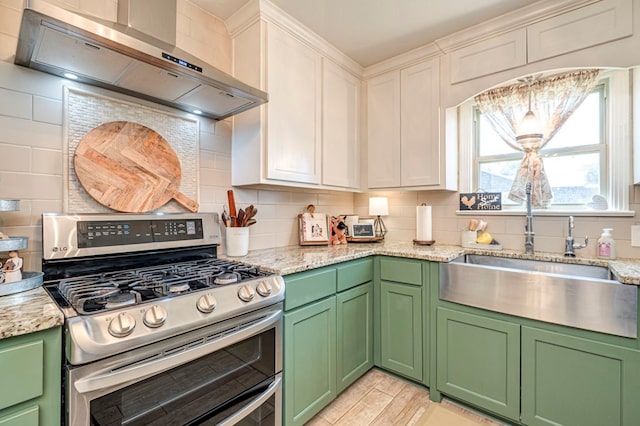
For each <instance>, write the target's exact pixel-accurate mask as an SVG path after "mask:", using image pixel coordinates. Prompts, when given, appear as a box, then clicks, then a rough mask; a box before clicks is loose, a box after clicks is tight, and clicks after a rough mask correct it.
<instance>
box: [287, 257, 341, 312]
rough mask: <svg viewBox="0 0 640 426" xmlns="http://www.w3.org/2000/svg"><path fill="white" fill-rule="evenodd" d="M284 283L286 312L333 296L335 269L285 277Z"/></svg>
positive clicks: (324, 269) (323, 269)
mask: <svg viewBox="0 0 640 426" xmlns="http://www.w3.org/2000/svg"><path fill="white" fill-rule="evenodd" d="M284 281H285V291H286V296H285V300H284V310H285V311H288V310H291V309H294V308H297V307H298V306H302V305H306V304H307V303H311V302H314V301H316V300H320V299H323V298H325V297H327V296H331V295H333V294H335V292H336V269H335V268H322V269H315V270H312V271H305V272H300V273H298V274H293V275H286V276H285V277H284Z"/></svg>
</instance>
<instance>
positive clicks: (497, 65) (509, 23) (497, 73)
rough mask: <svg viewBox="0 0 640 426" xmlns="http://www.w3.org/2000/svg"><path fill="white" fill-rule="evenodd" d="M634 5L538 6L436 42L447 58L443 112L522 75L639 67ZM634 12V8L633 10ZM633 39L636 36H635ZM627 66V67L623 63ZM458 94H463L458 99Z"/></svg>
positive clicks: (617, 1)
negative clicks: (561, 70) (555, 70)
mask: <svg viewBox="0 0 640 426" xmlns="http://www.w3.org/2000/svg"><path fill="white" fill-rule="evenodd" d="M634 2H636V1H635V0H600V1H594V2H572V1H569V0H562V1H560V0H553V1H552V0H546V1H545V0H541V1H540V2H536V3H534V4H532V5H530V6H526V7H523V8H521V9H519V10H517V11H515V12H512V13H510V14H507V15H504V16H502V17H500V18H497V19H494V20H492V21H489V22H487V23H486V24H483V25H479V26H475V27H471V28H468V29H465V30H462V31H460V32H458V33H455V34H452V35H450V36H447V37H444V38H442V39H439V40H438V41H437V44H438V46H439V47H440V48H441V49H442V51H443V52H444V53H445V60H444V64H445V66H444V67H443V69H445V71H444V72H445V73H446V74H445V75H444V76H443V80H444V83H445V84H448V85H449V87H448V88H447V90H446V93H447V95H446V97H447V99H443V100H442V105H443V106H445V107H450V106H455V105H456V104H457V103H459V102H462V101H464V100H465V99H467V98H468V97H469V96H473V95H475V94H477V93H478V92H480V91H482V90H486V89H488V88H490V87H493V86H495V85H496V84H500V83H502V82H504V81H507V80H510V79H514V78H519V77H521V76H523V75H526V74H533V73H536V72H544V71H548V70H553V69H562V68H579V67H605V66H609V67H620V66H629V65H633V64H635V63H637V62H633V61H635V60H634V59H631V58H632V57H636V58H637V57H638V56H640V54H638V53H636V51H637V49H632V50H630V48H631V46H633V45H634V44H637V41H635V42H634V39H637V38H638V35H637V34H636V35H635V36H634V31H633V21H634V13H635V14H636V16H637V10H636V12H634V7H633V6H634V4H633V3H634ZM635 9H637V8H635ZM636 33H637V30H636ZM628 61H631V62H632V63H631V64H625V62H628ZM459 93H461V94H460V95H459Z"/></svg>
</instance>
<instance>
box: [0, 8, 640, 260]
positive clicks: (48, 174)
mask: <svg viewBox="0 0 640 426" xmlns="http://www.w3.org/2000/svg"><path fill="white" fill-rule="evenodd" d="M54 2H56V1H54ZM58 3H63V2H62V1H58ZM90 3H96V2H90ZM64 4H67V2H64ZM114 4H116V2H115V0H110V1H109V2H105V3H104V4H103V5H102V6H101V8H100V9H98V10H91V11H86V12H88V13H90V14H94V15H99V16H100V15H110V14H112V13H113V10H114V8H113V6H114ZM21 11H22V0H6V1H2V2H0V17H1V18H0V22H1V23H2V24H3V25H0V129H2V131H0V152H1V153H2V156H1V158H2V159H3V160H4V161H1V162H0V198H17V199H20V200H22V201H21V210H20V211H19V212H6V213H0V230H2V231H3V232H5V233H7V234H9V235H24V236H27V237H29V248H28V249H27V250H24V251H23V253H21V254H22V256H23V257H24V259H25V269H26V270H40V262H41V252H40V251H41V235H40V234H41V225H40V220H41V219H40V218H41V214H42V213H43V212H48V211H62V210H63V209H64V205H63V200H64V196H65V193H64V191H65V183H64V174H65V173H64V164H65V162H64V159H63V153H64V143H65V142H64V140H63V137H64V134H65V129H64V123H63V93H64V86H65V85H67V86H70V87H77V88H80V89H82V88H86V86H82V85H74V84H73V83H69V82H67V81H64V80H62V79H59V78H56V77H52V76H50V75H47V74H43V73H40V72H37V71H32V70H29V69H25V68H23V67H19V66H16V65H14V64H13V55H14V53H15V47H16V43H17V35H18V30H19V23H20V17H21ZM178 15H179V16H178V45H179V47H181V48H183V49H184V50H187V51H190V53H192V54H194V55H196V56H200V57H203V58H204V59H205V60H208V61H209V62H212V63H213V64H214V65H216V66H218V67H219V68H221V69H223V70H226V71H229V70H230V69H231V67H230V63H231V59H230V57H231V55H230V51H231V50H230V49H231V43H230V40H229V36H228V34H227V33H226V30H225V29H224V24H223V23H222V22H221V21H220V20H219V19H217V18H216V17H211V16H207V15H206V14H204V12H202V11H201V10H200V9H198V8H196V7H194V6H193V5H191V4H189V3H188V2H180V3H179V10H178ZM103 17H104V16H103ZM108 17H109V16H106V18H107V19H108ZM211 40H216V42H215V43H212V42H211ZM118 96H120V95H118ZM126 99H128V100H129V101H132V102H134V103H138V104H140V105H143V106H145V107H149V106H151V107H154V108H155V107H158V108H161V107H160V106H155V105H152V104H148V103H145V102H143V101H138V100H132V99H131V98H126ZM143 110H145V108H140V110H139V111H137V112H138V113H139V112H140V111H143ZM197 120H198V131H199V148H198V156H199V166H198V170H197V173H196V174H197V187H198V188H197V191H198V193H199V200H198V201H199V203H200V211H212V212H218V213H220V212H222V209H223V208H224V206H225V204H226V202H227V194H226V192H227V190H228V189H230V188H231V121H230V120H224V121H221V122H213V121H211V120H206V119H197ZM234 190H235V193H236V200H237V205H238V207H242V208H246V207H247V206H248V205H249V204H254V205H255V206H256V207H257V208H258V215H257V217H256V219H257V223H256V224H255V225H254V226H252V227H251V228H250V230H251V239H250V249H251V250H254V249H261V248H268V247H279V246H287V245H296V244H297V243H298V236H297V232H298V230H297V220H296V217H297V215H298V213H301V212H302V210H303V209H304V207H305V206H306V205H307V204H314V205H316V207H317V210H318V211H323V212H327V213H330V214H349V213H351V214H357V215H360V216H361V217H365V216H368V197H369V196H371V195H385V196H388V197H389V209H390V212H389V216H387V217H385V218H384V221H385V224H386V226H387V228H388V231H389V232H388V234H387V239H390V240H405V241H411V240H413V239H414V238H415V221H416V218H415V206H417V205H419V204H421V203H426V204H428V205H431V206H433V237H434V239H435V240H436V243H437V244H459V243H460V233H461V230H462V229H464V228H465V226H466V225H467V222H468V221H469V219H470V218H471V217H472V216H465V215H456V210H457V208H458V195H457V193H455V192H445V191H401V192H380V193H378V192H376V193H375V194H366V193H356V194H353V193H348V192H329V191H313V190H289V189H286V188H283V189H282V190H262V189H260V190H258V189H245V188H234ZM631 203H632V205H631V210H633V211H634V212H637V211H639V210H640V190H639V189H637V187H632V188H631ZM473 217H477V218H482V219H484V220H486V221H487V222H488V223H489V227H488V229H487V230H488V231H489V232H491V234H492V235H493V236H494V238H495V239H496V240H498V241H499V242H500V243H502V245H503V246H504V247H505V248H510V249H517V250H518V249H522V248H523V244H524V236H523V232H524V217H523V216H522V215H514V216H489V215H487V216H484V217H483V216H480V215H478V216H473ZM634 224H636V219H635V218H634V217H628V216H627V217H594V216H590V217H580V216H577V217H576V224H575V229H574V235H575V236H576V237H577V238H582V237H584V236H585V235H588V236H589V238H590V243H589V247H588V248H586V249H582V250H579V251H578V255H579V256H594V255H595V245H596V244H595V243H596V240H597V238H598V236H599V235H600V232H601V229H602V228H605V227H611V228H613V229H614V231H613V235H614V238H615V239H616V241H617V248H618V256H620V257H635V258H640V248H635V247H631V242H630V234H631V225H634ZM534 226H535V232H536V236H535V242H536V250H538V251H549V252H562V251H563V248H564V237H565V236H566V232H567V219H566V217H549V216H538V217H536V218H535V222H534Z"/></svg>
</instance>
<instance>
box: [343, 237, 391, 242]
mask: <svg viewBox="0 0 640 426" xmlns="http://www.w3.org/2000/svg"><path fill="white" fill-rule="evenodd" d="M382 240H383V238H382V237H370V238H354V237H347V242H348V243H377V242H379V241H382Z"/></svg>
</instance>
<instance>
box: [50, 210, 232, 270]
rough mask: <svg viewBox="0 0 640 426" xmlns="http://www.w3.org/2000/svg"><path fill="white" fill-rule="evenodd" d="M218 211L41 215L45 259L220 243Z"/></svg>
mask: <svg viewBox="0 0 640 426" xmlns="http://www.w3.org/2000/svg"><path fill="white" fill-rule="evenodd" d="M220 241H221V238H220V222H219V217H218V214H217V213H149V214H129V213H120V214H102V213H95V214H60V213H44V214H43V215H42V245H43V252H42V257H43V259H45V260H53V259H63V258H73V257H79V256H97V255H103V254H109V255H111V254H117V253H128V252H136V251H144V250H157V249H164V248H179V247H192V246H200V245H216V244H220Z"/></svg>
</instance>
